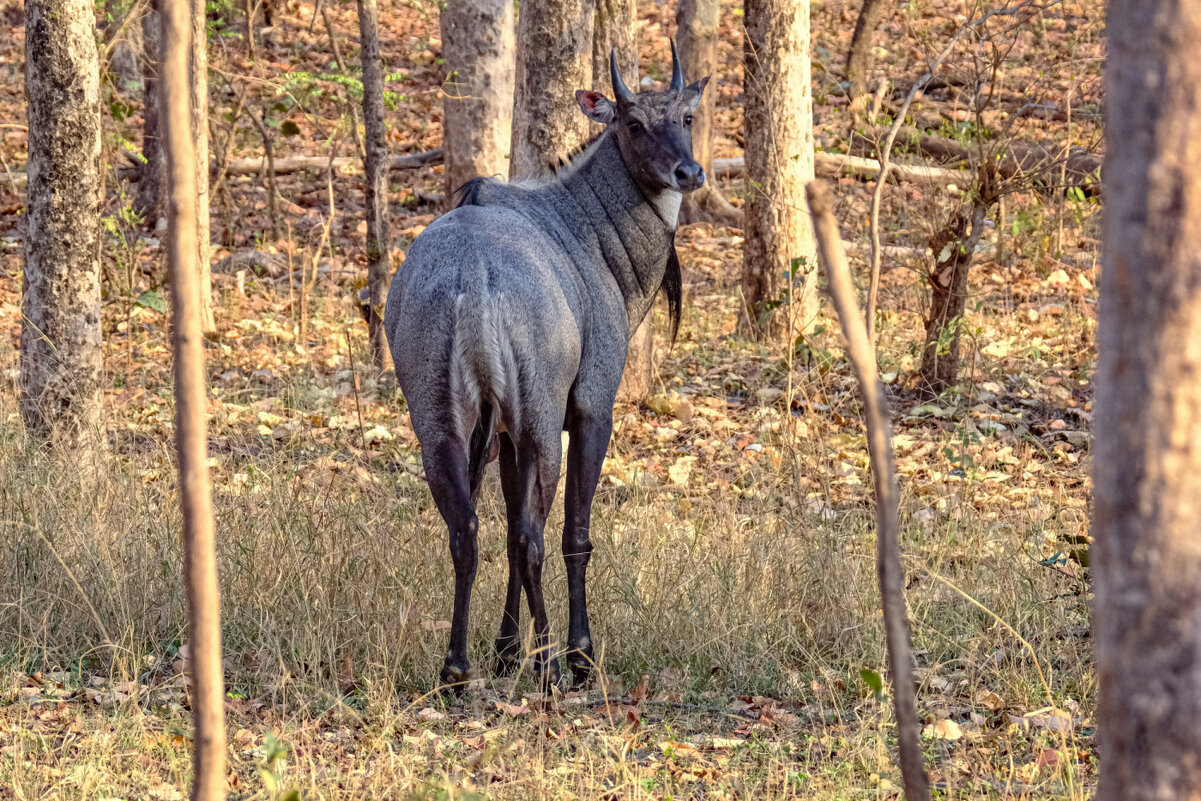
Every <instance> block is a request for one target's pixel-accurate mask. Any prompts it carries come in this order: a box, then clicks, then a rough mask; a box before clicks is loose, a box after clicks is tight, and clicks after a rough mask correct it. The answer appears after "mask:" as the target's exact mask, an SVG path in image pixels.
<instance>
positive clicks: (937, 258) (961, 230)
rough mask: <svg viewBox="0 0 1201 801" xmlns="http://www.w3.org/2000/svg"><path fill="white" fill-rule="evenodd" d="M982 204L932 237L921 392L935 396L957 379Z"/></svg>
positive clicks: (959, 215)
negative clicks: (932, 260) (962, 330)
mask: <svg viewBox="0 0 1201 801" xmlns="http://www.w3.org/2000/svg"><path fill="white" fill-rule="evenodd" d="M985 211H986V206H985V205H984V204H983V203H979V202H977V203H974V204H973V205H972V213H971V216H970V217H968V215H966V214H964V213H963V212H959V213H957V214H956V216H955V218H954V219H953V220H952V221H951V223H950V224H949V225H948V226H947V227H946V228H943V229H942V230H941V231H939V232H938V233H937V234H935V235H934V237H933V238H931V240H930V249H931V251H932V252H933V253H934V267H933V269H931V270H930V275H929V279H930V290H931V295H930V312H929V314H928V315H927V317H926V342H925V345H924V346H923V348H922V366H921V391H922V392H923V393H924V394H926V395H929V396H934V395H938V394H940V393H942V392H944V391H945V390H947V389H949V388H950V387H952V386H954V384H955V382H956V381H957V380H958V378H959V334H960V331H961V329H962V328H963V326H962V324H961V323H962V320H963V310H964V308H965V306H966V304H967V277H968V271H969V270H970V269H971V266H972V258H973V257H974V256H975V252H976V245H977V244H979V242H980V237H981V236H982V235H983V234H984V214H985Z"/></svg>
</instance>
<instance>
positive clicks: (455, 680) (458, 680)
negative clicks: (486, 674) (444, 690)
mask: <svg viewBox="0 0 1201 801" xmlns="http://www.w3.org/2000/svg"><path fill="white" fill-rule="evenodd" d="M440 676H441V679H442V684H443V686H444V687H448V688H450V689H452V690H454V691H455V692H457V693H458V692H462V691H463V690H464V689H465V688H466V687H467V685H468V684H469V683H470V682H472V681H474V680H475V678H476V675H475V671H474V670H472V669H471V665H470V664H468V663H466V662H464V663H463V664H461V665H452V664H451V663H449V662H447V663H446V664H444V665H443V666H442V673H441V674H440Z"/></svg>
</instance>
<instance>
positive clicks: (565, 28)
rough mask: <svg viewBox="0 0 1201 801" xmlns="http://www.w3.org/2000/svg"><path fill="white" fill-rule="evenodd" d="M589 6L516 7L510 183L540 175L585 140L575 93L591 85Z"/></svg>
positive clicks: (586, 1)
mask: <svg viewBox="0 0 1201 801" xmlns="http://www.w3.org/2000/svg"><path fill="white" fill-rule="evenodd" d="M592 6H593V4H592V2H591V0H541V1H540V2H536V3H525V4H524V5H522V7H521V13H520V15H519V17H518V21H517V78H516V96H515V98H514V103H513V138H512V156H513V157H512V159H510V162H509V176H510V177H516V178H526V177H531V176H537V175H541V174H543V173H544V172H545V171H546V170H547V169H552V168H555V167H557V166H558V165H559V164H560V163H561V162H564V161H566V160H567V159H568V158H569V157H570V156H571V155H572V154H573V153H574V152H575V151H576V150H578V149H579V148H580V146H581V145H583V144H584V142H585V141H586V140H587V139H588V130H589V129H588V118H587V117H585V116H584V115H583V114H581V113H580V108H579V106H578V105H577V104H576V101H575V90H577V89H583V88H585V87H588V86H591V85H592V16H593V15H592Z"/></svg>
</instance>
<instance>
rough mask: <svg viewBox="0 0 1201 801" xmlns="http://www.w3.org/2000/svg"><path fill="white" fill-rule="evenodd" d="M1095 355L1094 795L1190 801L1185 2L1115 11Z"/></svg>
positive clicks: (1196, 344)
mask: <svg viewBox="0 0 1201 801" xmlns="http://www.w3.org/2000/svg"><path fill="white" fill-rule="evenodd" d="M1108 30H1109V62H1108V65H1107V67H1106V79H1105V97H1106V102H1105V137H1106V139H1107V141H1109V142H1111V143H1116V144H1120V146H1112V147H1109V148H1107V157H1106V163H1105V182H1106V184H1107V186H1106V208H1105V224H1104V225H1105V228H1104V238H1105V247H1104V250H1103V252H1104V257H1103V258H1104V266H1103V269H1102V272H1101V304H1100V322H1099V325H1098V332H1097V344H1098V352H1099V355H1100V360H1099V364H1098V368H1097V419H1096V422H1095V425H1094V429H1093V430H1094V431H1095V432H1096V457H1095V459H1094V461H1093V464H1094V486H1095V490H1094V492H1093V502H1094V504H1095V511H1094V517H1093V521H1094V536H1095V537H1096V560H1095V563H1094V564H1095V569H1096V599H1095V601H1094V604H1093V624H1094V634H1095V637H1096V656H1097V677H1098V680H1099V686H1100V692H1099V703H1098V709H1097V720H1098V734H1099V740H1100V743H1099V744H1100V750H1101V778H1100V784H1099V787H1098V790H1097V799H1098V801H1118V800H1119V799H1121V801H1177V800H1179V801H1185V800H1186V799H1187V800H1194V801H1195V799H1201V538H1198V529H1201V225H1198V220H1201V180H1199V179H1198V173H1197V164H1198V160H1199V158H1201V61H1199V60H1198V59H1197V57H1196V47H1197V42H1198V41H1201V4H1198V3H1195V2H1188V1H1186V0H1114V2H1112V3H1111V4H1110V7H1109V24H1108Z"/></svg>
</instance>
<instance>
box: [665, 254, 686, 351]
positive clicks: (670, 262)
mask: <svg viewBox="0 0 1201 801" xmlns="http://www.w3.org/2000/svg"><path fill="white" fill-rule="evenodd" d="M659 291H660V292H662V293H663V296H664V297H666V298H667V320H668V324H669V325H670V326H671V340H670V341H672V342H675V341H676V334H678V333H679V332H680V309H681V306H682V301H683V278H682V276H681V275H680V257H679V255H678V254H677V253H676V235H675V232H674V231H673V232H672V234H671V247H670V248H669V249H668V251H667V269H666V270H664V272H663V283H662V284H660V285H659Z"/></svg>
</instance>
